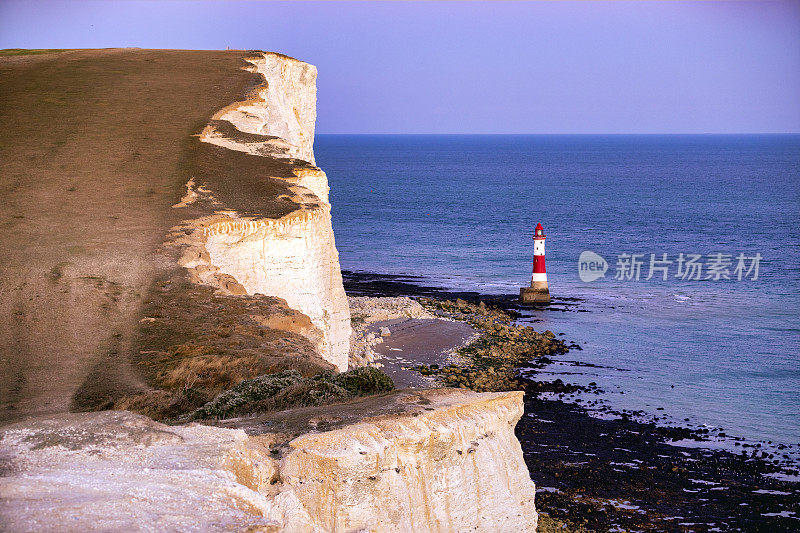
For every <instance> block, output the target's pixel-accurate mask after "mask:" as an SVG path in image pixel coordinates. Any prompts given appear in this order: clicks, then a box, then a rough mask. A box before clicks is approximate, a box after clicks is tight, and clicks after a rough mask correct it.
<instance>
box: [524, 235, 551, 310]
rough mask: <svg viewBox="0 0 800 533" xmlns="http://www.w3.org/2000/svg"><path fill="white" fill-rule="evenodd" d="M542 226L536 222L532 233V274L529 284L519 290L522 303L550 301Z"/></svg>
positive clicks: (545, 302) (544, 302)
mask: <svg viewBox="0 0 800 533" xmlns="http://www.w3.org/2000/svg"><path fill="white" fill-rule="evenodd" d="M545 238H546V237H545V234H544V228H543V227H542V225H541V224H536V230H535V231H534V233H533V275H532V276H531V286H530V287H522V288H521V289H520V290H519V300H520V301H521V302H522V303H524V304H548V303H550V289H549V287H548V286H547V271H546V270H545V266H544V240H545Z"/></svg>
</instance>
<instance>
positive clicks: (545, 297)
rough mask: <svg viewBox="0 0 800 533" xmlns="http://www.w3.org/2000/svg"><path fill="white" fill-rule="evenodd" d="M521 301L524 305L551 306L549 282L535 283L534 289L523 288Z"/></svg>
mask: <svg viewBox="0 0 800 533" xmlns="http://www.w3.org/2000/svg"><path fill="white" fill-rule="evenodd" d="M519 301H520V302H522V303H524V304H549V303H550V289H549V288H548V286H547V282H546V281H544V282H542V281H535V282H534V283H533V287H522V288H521V289H520V290H519Z"/></svg>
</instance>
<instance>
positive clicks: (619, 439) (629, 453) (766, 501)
mask: <svg viewBox="0 0 800 533" xmlns="http://www.w3.org/2000/svg"><path fill="white" fill-rule="evenodd" d="M343 277H344V285H345V290H346V291H347V293H348V295H349V296H351V297H352V296H373V297H374V296H383V297H388V296H390V297H402V296H408V297H413V298H416V299H417V301H419V302H420V304H422V306H423V307H425V308H426V309H428V310H429V311H430V312H431V313H432V314H434V315H436V316H437V317H440V318H446V319H451V320H464V321H466V322H468V323H470V324H471V325H472V326H473V327H475V328H476V329H477V330H479V331H480V332H481V333H482V334H481V336H480V337H479V338H478V339H476V340H475V341H473V342H472V343H470V344H468V345H467V346H464V347H462V348H461V349H459V350H458V355H459V359H458V360H455V361H453V362H452V363H450V364H448V365H437V364H431V365H425V364H422V365H417V366H416V367H415V368H414V369H415V370H416V371H418V372H420V373H421V374H424V375H428V376H432V377H434V378H435V379H436V380H437V381H438V382H439V384H440V385H441V386H455V387H464V388H471V389H474V390H524V391H525V415H524V416H523V417H522V419H521V420H520V422H519V424H518V425H517V429H516V434H517V438H518V439H519V440H520V442H521V443H522V448H523V453H524V455H525V461H526V463H527V465H528V468H529V471H530V473H531V476H532V478H533V481H534V482H535V483H536V486H537V510H538V511H539V513H540V520H539V530H540V531H556V530H558V531H564V530H567V531H609V530H645V529H646V530H649V531H737V530H741V531H752V530H761V531H795V530H796V529H797V527H798V526H800V520H799V519H798V516H800V487H798V483H797V482H795V481H793V479H792V476H793V475H796V474H797V471H796V470H795V469H794V468H795V467H794V466H793V465H792V464H791V461H789V459H787V458H788V457H789V456H788V455H786V456H780V455H778V454H777V453H772V452H770V451H766V450H765V449H764V450H762V449H761V446H760V445H753V447H747V448H745V447H738V446H737V450H740V451H739V453H734V452H733V451H728V450H724V449H711V447H712V446H713V445H714V443H715V441H712V440H711V439H709V436H710V435H709V434H710V433H711V432H710V431H709V430H708V429H697V428H687V427H680V426H678V425H668V426H665V425H663V424H662V425H658V424H656V421H657V420H658V418H655V419H650V420H646V419H643V418H641V417H636V416H634V415H635V413H630V412H615V411H614V410H612V409H610V408H608V407H603V408H602V409H598V408H596V407H595V408H590V407H589V403H590V402H583V401H582V400H581V399H580V398H578V397H577V395H575V394H574V393H578V392H580V393H583V394H584V395H588V394H593V395H597V396H598V397H599V395H600V393H601V391H600V390H597V388H596V387H594V386H589V387H587V388H583V387H577V386H574V385H568V384H564V383H563V382H562V381H561V380H560V379H555V380H551V381H548V380H543V379H540V378H541V376H537V369H540V368H542V367H543V366H545V365H546V364H548V363H549V362H552V359H551V358H556V357H558V356H560V355H563V354H565V353H567V352H568V351H569V350H570V349H576V350H577V349H579V348H580V347H579V346H577V345H575V344H572V343H569V342H568V341H565V340H563V339H559V338H558V336H557V335H555V334H554V333H552V332H536V331H535V330H534V329H533V328H531V327H530V326H525V325H522V326H521V325H519V324H517V323H516V322H515V319H516V318H517V317H518V314H517V310H518V309H519V307H518V304H517V302H516V301H515V298H514V297H513V296H511V295H509V296H503V295H497V296H488V297H484V296H482V295H479V294H477V293H474V292H452V291H446V290H443V289H441V288H437V287H431V286H424V285H422V284H421V283H420V281H421V280H420V279H419V278H409V277H399V276H390V275H382V274H374V273H356V272H344V273H343ZM571 305H575V303H574V302H571V301H563V302H560V301H558V300H555V301H554V303H553V310H554V311H555V310H563V309H564V307H566V306H571ZM573 357H574V356H573ZM523 367H524V368H525V369H526V371H525V372H524V373H520V372H519V370H520V368H523ZM591 403H592V404H594V405H597V404H599V403H600V402H599V400H598V401H591ZM581 404H583V405H581ZM600 413H602V415H603V416H598V414H600ZM717 435H719V432H717ZM722 437H725V435H724V433H723V434H722ZM676 443H678V444H689V445H691V447H687V446H677V445H675V444H676ZM704 443H705V446H708V447H704Z"/></svg>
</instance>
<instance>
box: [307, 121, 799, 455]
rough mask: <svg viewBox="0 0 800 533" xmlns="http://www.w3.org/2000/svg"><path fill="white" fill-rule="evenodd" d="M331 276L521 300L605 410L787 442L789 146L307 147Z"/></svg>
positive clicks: (793, 180) (794, 330) (793, 367)
mask: <svg viewBox="0 0 800 533" xmlns="http://www.w3.org/2000/svg"><path fill="white" fill-rule="evenodd" d="M315 153H316V158H317V164H318V165H319V166H320V167H321V168H322V169H324V170H325V172H326V173H327V175H328V179H329V182H330V186H331V193H330V198H331V203H332V205H333V226H334V232H335V235H336V244H337V248H338V250H339V254H340V262H341V266H342V268H343V269H345V270H352V271H364V272H376V273H385V274H397V275H404V276H419V277H420V283H424V284H427V285H437V286H440V287H443V288H446V289H451V290H458V291H478V292H480V293H482V294H487V295H489V294H491V295H496V294H509V295H513V294H518V293H519V288H520V287H523V286H527V285H528V284H529V283H530V275H531V268H532V259H533V257H532V256H533V240H532V234H533V229H534V227H535V226H536V224H537V223H541V224H542V225H543V227H544V232H545V234H546V265H547V275H548V281H549V284H550V292H551V295H552V298H553V305H552V306H551V307H549V308H546V309H536V310H531V311H530V312H528V313H526V319H528V320H530V321H532V324H533V325H534V327H536V328H538V329H541V330H547V329H549V330H551V331H553V332H554V333H556V334H563V338H565V339H568V340H569V341H573V342H576V343H578V344H579V345H580V346H581V347H582V350H581V351H577V350H573V351H571V352H570V353H568V354H566V355H564V356H560V357H558V358H557V360H556V361H555V362H554V363H553V364H551V365H549V366H548V367H546V368H545V369H544V370H543V372H544V373H546V374H550V375H551V377H552V376H558V377H559V378H560V379H562V380H563V381H565V382H568V383H576V384H581V385H587V384H589V383H592V382H593V383H596V384H597V386H598V387H600V389H602V390H603V391H604V393H603V396H602V397H603V401H604V402H606V403H607V404H609V405H610V406H612V407H613V408H614V409H620V410H621V409H628V410H636V411H642V412H643V413H646V414H648V415H658V416H660V417H663V418H662V419H663V420H667V421H675V422H680V423H684V424H686V425H690V426H707V427H713V428H717V429H722V430H724V432H725V433H726V434H728V435H734V436H737V437H740V438H743V439H747V440H753V441H772V442H773V443H784V444H787V445H793V446H794V447H797V446H798V445H799V444H800V135H318V136H317V137H316V139H315Z"/></svg>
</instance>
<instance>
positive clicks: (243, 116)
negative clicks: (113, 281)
mask: <svg viewBox="0 0 800 533" xmlns="http://www.w3.org/2000/svg"><path fill="white" fill-rule="evenodd" d="M247 61H248V62H249V63H250V64H251V65H252V67H251V69H252V71H253V72H256V73H258V74H260V75H261V76H263V80H264V81H263V83H262V84H261V85H259V86H258V87H256V88H255V89H254V90H253V91H252V93H251V95H250V98H248V99H247V100H245V101H243V102H237V103H234V104H231V105H230V106H227V107H226V108H224V109H222V110H220V111H219V112H218V113H217V114H216V115H215V116H214V118H213V120H212V121H211V122H210V123H209V125H208V126H207V127H206V128H205V130H204V131H203V134H202V136H201V140H202V141H203V142H205V143H208V144H212V145H215V146H219V147H221V148H224V149H227V150H234V151H237V152H244V153H246V154H248V155H249V156H256V157H259V156H261V157H264V158H271V159H278V160H281V159H282V160H287V162H288V166H289V167H290V168H291V175H289V176H280V177H275V176H272V179H280V181H281V182H282V183H283V184H285V185H286V187H287V191H286V194H282V195H278V199H282V200H285V202H287V204H288V205H291V203H294V205H295V206H296V208H295V209H293V210H291V211H290V212H289V213H287V214H284V215H282V216H275V217H265V216H262V215H260V214H259V213H258V211H257V210H256V211H255V213H254V214H253V215H250V216H246V215H245V214H244V213H241V212H238V211H237V210H236V209H235V208H233V209H230V207H231V206H229V205H226V203H225V202H224V201H222V202H219V197H218V195H217V191H216V190H215V188H214V186H213V185H207V184H198V187H199V188H200V192H199V193H198V192H197V191H192V190H191V186H190V192H193V193H194V194H195V195H198V196H199V195H200V194H201V193H203V192H205V193H206V194H207V195H208V196H209V197H210V198H211V199H212V201H213V200H216V201H218V202H219V203H221V207H222V208H223V209H224V211H220V210H217V214H216V216H214V217H213V218H211V219H206V220H203V221H202V222H201V223H199V224H198V225H197V226H198V228H197V231H198V232H199V231H202V235H197V239H196V243H195V246H194V248H195V252H196V253H195V254H194V261H193V262H191V264H189V263H184V264H185V266H189V267H198V266H201V265H202V268H203V270H204V272H209V271H213V272H214V276H208V275H205V276H201V280H202V281H203V282H206V283H209V282H213V280H215V279H219V274H222V275H225V276H229V277H231V278H233V280H235V282H236V283H235V284H234V285H235V286H236V287H242V288H243V289H244V291H246V292H247V293H249V294H255V293H261V294H265V295H270V296H277V297H279V298H283V299H285V300H286V302H287V304H288V305H289V306H290V307H292V308H293V309H297V310H298V311H300V312H302V313H304V314H306V315H308V316H309V318H310V319H311V321H312V323H313V324H314V325H315V326H316V327H317V328H319V329H320V330H321V331H322V333H323V341H322V347H321V350H322V356H323V358H324V359H326V360H327V361H329V362H331V363H333V364H334V365H335V366H336V367H337V368H338V369H339V370H346V369H347V365H348V353H349V346H350V345H349V342H350V341H349V339H350V311H349V308H348V305H347V297H346V296H345V293H344V289H343V287H342V277H341V272H340V269H339V255H338V252H337V251H336V247H335V243H334V237H333V229H332V226H331V206H330V203H328V189H329V188H328V180H327V177H326V176H325V173H324V172H322V171H321V170H320V169H318V168H317V167H314V166H313V162H314V153H313V139H314V125H315V120H316V85H315V83H316V68H315V67H313V66H311V65H308V64H306V63H303V62H301V61H297V60H294V59H291V58H288V57H285V56H281V55H278V54H269V53H267V54H260V55H258V56H254V57H251V58H248V59H247ZM298 160H300V161H299V162H298ZM229 285H230V284H229V283H228V284H224V285H223V286H221V288H222V289H223V290H225V289H226V287H228V286H229Z"/></svg>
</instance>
